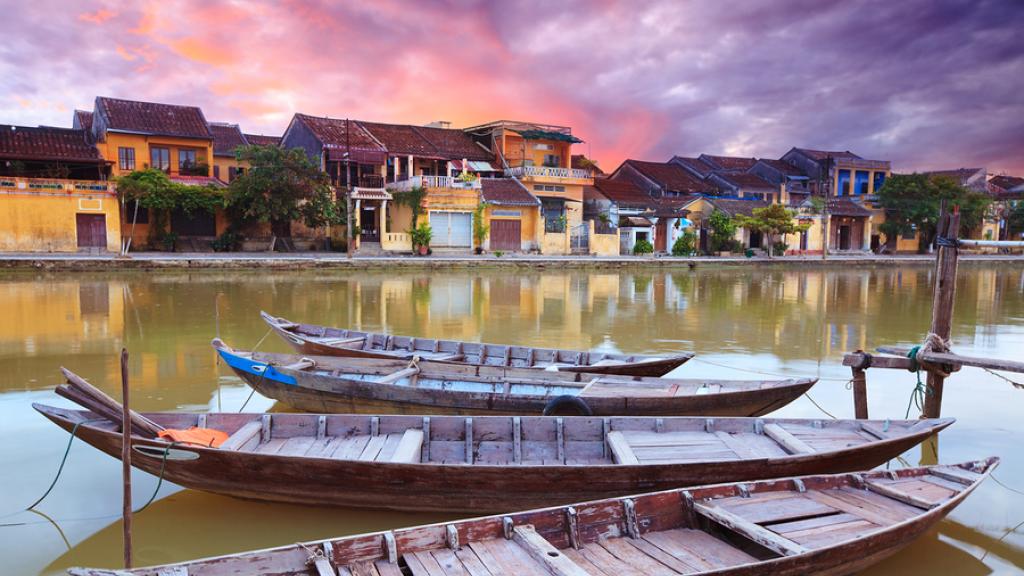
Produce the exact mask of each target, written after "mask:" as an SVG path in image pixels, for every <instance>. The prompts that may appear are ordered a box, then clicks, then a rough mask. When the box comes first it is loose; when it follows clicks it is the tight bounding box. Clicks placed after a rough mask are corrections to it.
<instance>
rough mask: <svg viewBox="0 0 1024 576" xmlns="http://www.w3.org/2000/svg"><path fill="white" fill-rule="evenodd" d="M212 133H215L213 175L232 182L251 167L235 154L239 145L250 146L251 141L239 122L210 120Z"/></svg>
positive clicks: (222, 180) (223, 180)
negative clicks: (230, 122)
mask: <svg viewBox="0 0 1024 576" xmlns="http://www.w3.org/2000/svg"><path fill="white" fill-rule="evenodd" d="M210 134H212V135H213V177H214V178H216V179H218V180H220V181H221V182H224V183H230V182H231V181H232V180H234V179H235V176H237V175H238V174H240V173H243V172H244V171H245V170H246V169H247V168H248V167H249V166H248V163H247V162H242V161H240V160H238V157H237V156H236V154H235V151H236V150H237V149H238V148H239V147H242V146H248V145H249V141H248V140H247V139H246V137H245V134H242V130H241V129H240V128H239V127H238V124H229V123H226V122H210Z"/></svg>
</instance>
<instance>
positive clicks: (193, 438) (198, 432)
mask: <svg viewBox="0 0 1024 576" xmlns="http://www.w3.org/2000/svg"><path fill="white" fill-rule="evenodd" d="M157 436H159V437H160V438H167V439H170V440H172V441H174V442H180V443H182V444H195V445H197V446H207V447H211V448H216V447H218V446H220V445H221V444H223V443H224V441H225V440H227V439H228V435H227V433H225V432H221V431H220V430H213V429H210V428H197V427H195V426H193V427H191V428H189V429H188V430H175V429H174V428H167V429H165V430H161V431H160V432H158V433H157Z"/></svg>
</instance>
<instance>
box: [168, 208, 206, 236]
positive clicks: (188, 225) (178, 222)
mask: <svg viewBox="0 0 1024 576" xmlns="http://www.w3.org/2000/svg"><path fill="white" fill-rule="evenodd" d="M171 231H172V232H174V233H175V234H177V235H178V236H216V235H217V218H216V217H215V216H214V215H213V214H210V213H209V212H206V211H205V210H196V211H194V212H192V213H191V214H188V213H186V212H185V211H184V210H175V211H173V212H171Z"/></svg>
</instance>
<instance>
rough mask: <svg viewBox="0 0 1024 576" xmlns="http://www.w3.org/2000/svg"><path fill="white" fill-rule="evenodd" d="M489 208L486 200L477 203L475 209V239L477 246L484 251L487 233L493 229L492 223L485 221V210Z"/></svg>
mask: <svg viewBox="0 0 1024 576" xmlns="http://www.w3.org/2000/svg"><path fill="white" fill-rule="evenodd" d="M486 208H487V203H486V202H481V203H479V204H477V205H476V210H474V211H473V239H474V240H476V248H477V250H479V251H483V248H484V240H487V233H488V232H490V231H491V225H490V224H488V223H487V222H484V210H485V209H486Z"/></svg>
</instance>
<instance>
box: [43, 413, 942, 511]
mask: <svg viewBox="0 0 1024 576" xmlns="http://www.w3.org/2000/svg"><path fill="white" fill-rule="evenodd" d="M35 409H36V410H38V411H39V412H41V413H42V414H43V415H45V416H46V417H47V418H49V419H50V420H52V421H53V422H54V423H56V424H58V425H59V426H61V427H62V428H64V429H65V430H69V431H70V430H71V429H72V428H73V427H74V426H75V424H76V423H80V422H84V421H86V420H89V419H90V418H96V415H95V414H93V413H91V412H88V411H82V410H64V409H60V408H54V407H50V406H43V405H38V404H37V405H35ZM144 417H146V418H148V419H149V420H152V421H153V422H155V423H156V424H158V425H160V426H163V427H165V428H173V429H184V428H189V427H192V426H198V427H200V428H212V429H215V430H220V431H223V432H225V433H227V434H229V437H228V439H227V441H225V442H224V444H221V445H220V446H219V447H218V448H206V447H201V446H192V445H187V446H186V445H175V446H174V447H173V448H171V449H170V450H171V451H170V452H169V455H171V456H173V457H169V458H168V459H167V461H166V463H164V458H163V455H164V451H165V450H167V449H168V447H169V444H168V443H167V442H166V441H164V440H160V439H156V438H154V436H153V435H145V434H134V435H133V439H132V444H133V446H134V448H135V453H133V455H132V464H134V465H135V466H136V467H138V468H140V469H142V470H145V471H147V472H149V473H151V474H159V473H160V469H161V466H163V467H164V473H163V474H164V478H166V479H167V480H169V481H171V482H174V483H175V484H180V485H182V486H185V487H188V488H194V489H197V490H205V491H209V492H216V493H220V494H225V495H229V496H238V497H242V498H253V499H260V500H273V501H280V502H294V503H300V504H317V505H338V506H348V507H359V508H387V509H396V510H402V511H458V512H473V513H477V514H480V513H492V512H507V511H510V510H524V509H528V508H536V507H539V506H550V505H553V504H565V503H569V502H575V501H578V500H581V499H595V498H605V497H609V496H621V495H624V494H632V493H636V492H640V491H648V490H661V489H666V488H677V487H680V486H692V485H695V484H704V483H708V482H724V481H735V480H751V479H757V478H768V477H782V476H792V475H796V474H809V473H820V472H845V471H853V470H864V469H867V468H871V467H874V466H877V465H879V464H882V463H883V462H885V461H887V460H889V459H891V458H895V457H896V456H898V455H900V454H901V453H903V452H905V451H906V450H909V449H911V448H912V447H913V446H915V445H917V444H918V443H919V442H921V441H922V440H924V439H925V438H927V437H928V436H930V435H932V434H935V433H936V432H938V431H939V430H942V429H944V428H945V427H946V426H949V425H950V424H951V423H952V422H953V420H951V419H943V420H905V421H904V420H901V421H890V422H888V423H885V422H881V421H867V420H863V421H855V420H822V421H810V420H775V419H764V420H761V419H752V418H722V419H713V420H712V419H705V418H597V417H572V418H559V417H551V416H523V417H518V416H515V417H509V416H478V417H474V418H464V417H458V416H359V415H351V414H345V415H315V414H233V413H225V414H198V415H197V414H181V413H153V414H145V415H144ZM76 436H77V437H79V438H81V439H82V440H84V441H85V442H88V443H89V444H92V445H93V446H95V447H96V448H98V449H100V450H102V451H103V452H106V453H107V454H109V455H111V456H113V457H115V458H119V457H120V455H121V434H120V432H119V431H118V426H117V425H116V424H115V423H113V422H111V421H109V420H108V421H106V422H103V423H97V422H94V423H90V424H81V425H80V426H79V428H78V430H77V432H76Z"/></svg>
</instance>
